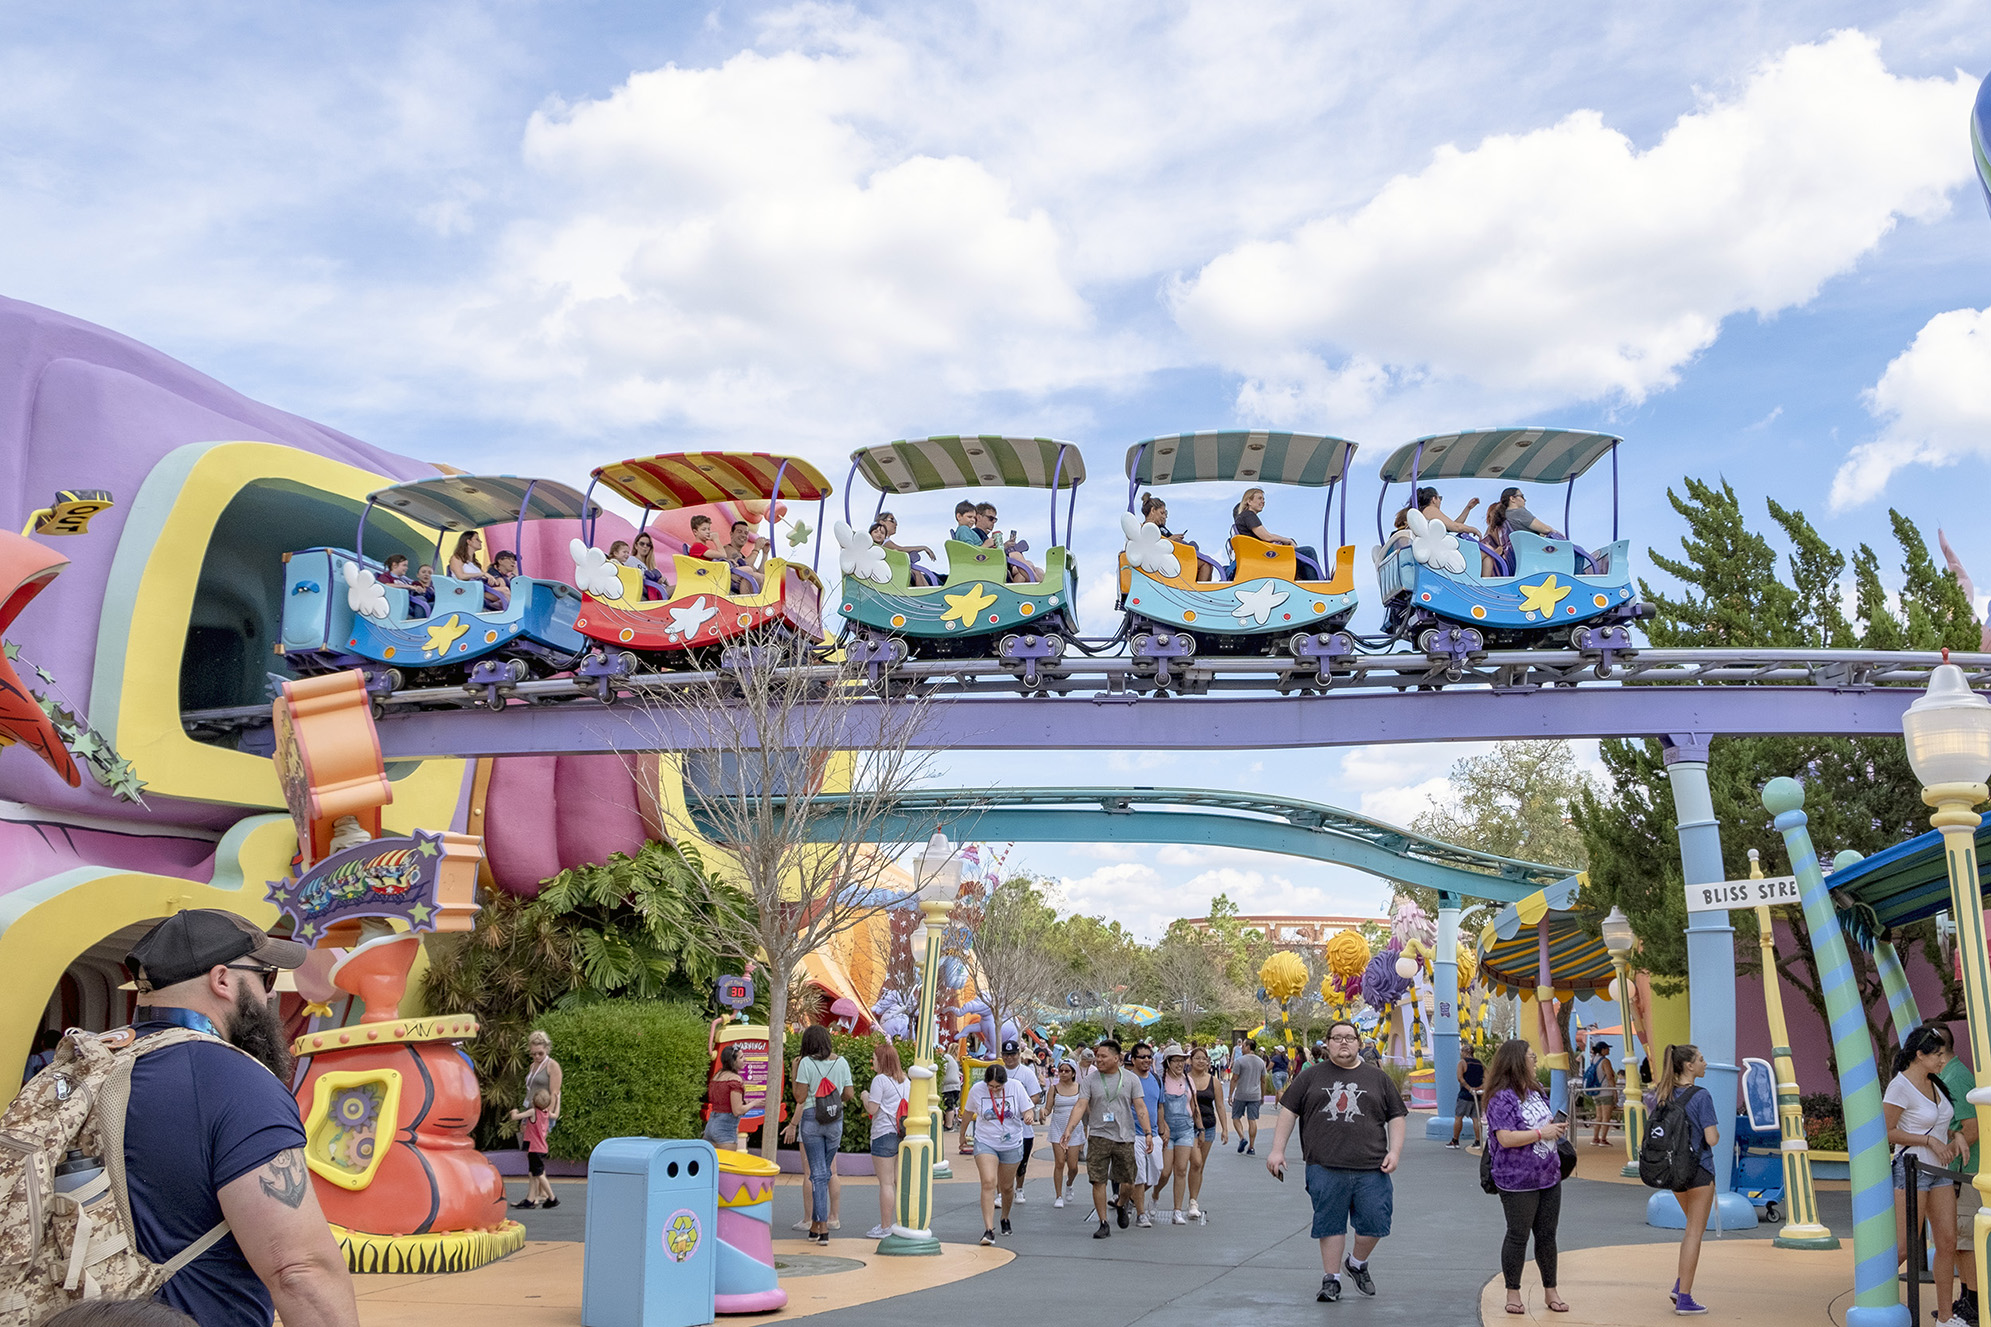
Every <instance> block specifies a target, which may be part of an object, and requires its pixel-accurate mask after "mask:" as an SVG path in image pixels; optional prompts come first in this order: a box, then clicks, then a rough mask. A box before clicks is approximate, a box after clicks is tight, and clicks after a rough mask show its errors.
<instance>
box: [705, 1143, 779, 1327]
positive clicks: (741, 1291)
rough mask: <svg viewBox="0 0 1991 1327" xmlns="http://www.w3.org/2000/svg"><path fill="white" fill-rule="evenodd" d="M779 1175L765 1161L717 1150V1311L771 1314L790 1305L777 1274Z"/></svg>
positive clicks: (748, 1155) (746, 1153)
mask: <svg viewBox="0 0 1991 1327" xmlns="http://www.w3.org/2000/svg"><path fill="white" fill-rule="evenodd" d="M780 1173H781V1167H780V1166H777V1165H775V1164H774V1163H773V1162H772V1161H769V1160H768V1159H767V1158H765V1157H757V1156H754V1155H752V1154H751V1153H748V1152H733V1151H728V1150H726V1149H724V1148H721V1149H720V1151H719V1221H718V1229H719V1248H718V1250H717V1259H718V1270H717V1272H716V1273H715V1274H714V1289H715V1291H716V1292H717V1293H716V1294H715V1295H714V1296H713V1307H714V1308H715V1309H716V1310H717V1311H718V1312H720V1313H772V1312H773V1311H774V1310H776V1309H778V1308H782V1307H784V1306H786V1305H787V1303H788V1292H787V1291H786V1290H783V1289H782V1288H781V1281H780V1279H779V1278H778V1277H777V1276H776V1275H775V1272H774V1177H775V1176H776V1175H779V1174H780Z"/></svg>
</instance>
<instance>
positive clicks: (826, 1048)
mask: <svg viewBox="0 0 1991 1327" xmlns="http://www.w3.org/2000/svg"><path fill="white" fill-rule="evenodd" d="M856 1099H857V1094H856V1092H854V1091H853V1090H852V1089H851V1086H850V1061H848V1060H846V1059H844V1058H843V1056H841V1055H838V1054H837V1053H836V1048H835V1047H833V1046H832V1045H831V1044H830V1030H829V1029H828V1028H826V1027H824V1026H823V1025H822V1024H820V1023H817V1024H813V1025H811V1026H809V1027H806V1028H804V1029H802V1059H801V1060H800V1061H799V1062H798V1063H797V1064H796V1066H795V1116H794V1118H793V1119H791V1120H789V1121H788V1128H787V1130H786V1133H787V1135H788V1139H789V1141H790V1142H794V1141H796V1139H797V1138H798V1137H799V1139H800V1141H801V1144H802V1152H803V1155H804V1157H805V1158H806V1159H807V1161H808V1163H809V1238H810V1239H811V1240H813V1241H815V1242H816V1243H818V1244H828V1243H829V1242H830V1177H831V1176H832V1175H834V1174H835V1173H836V1154H837V1145H838V1144H839V1143H841V1142H842V1141H843V1108H844V1105H845V1103H846V1102H851V1101H855V1100H856Z"/></svg>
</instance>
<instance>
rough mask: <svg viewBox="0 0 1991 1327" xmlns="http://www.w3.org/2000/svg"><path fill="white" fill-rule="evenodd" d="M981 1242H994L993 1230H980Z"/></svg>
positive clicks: (984, 1243) (986, 1243) (985, 1243)
mask: <svg viewBox="0 0 1991 1327" xmlns="http://www.w3.org/2000/svg"><path fill="white" fill-rule="evenodd" d="M982 1243H983V1245H984V1246H986V1245H990V1244H993V1243H995V1232H994V1231H993V1230H984V1231H983V1232H982Z"/></svg>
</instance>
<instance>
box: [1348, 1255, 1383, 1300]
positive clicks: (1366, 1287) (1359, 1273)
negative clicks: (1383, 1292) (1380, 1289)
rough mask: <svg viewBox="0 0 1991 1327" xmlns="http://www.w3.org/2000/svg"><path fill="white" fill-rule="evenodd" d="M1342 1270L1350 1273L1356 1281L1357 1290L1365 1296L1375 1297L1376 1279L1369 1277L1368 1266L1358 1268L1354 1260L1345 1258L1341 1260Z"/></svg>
mask: <svg viewBox="0 0 1991 1327" xmlns="http://www.w3.org/2000/svg"><path fill="white" fill-rule="evenodd" d="M1341 1270H1342V1271H1344V1272H1346V1273H1348V1275H1349V1276H1350V1277H1352V1278H1353V1279H1354V1281H1355V1288H1356V1289H1357V1290H1359V1291H1361V1292H1362V1293H1363V1294H1365V1295H1373V1294H1375V1293H1376V1278H1374V1277H1373V1276H1370V1275H1369V1269H1368V1268H1367V1267H1366V1266H1364V1267H1357V1266H1356V1265H1355V1260H1354V1259H1353V1258H1343V1259H1342V1260H1341Z"/></svg>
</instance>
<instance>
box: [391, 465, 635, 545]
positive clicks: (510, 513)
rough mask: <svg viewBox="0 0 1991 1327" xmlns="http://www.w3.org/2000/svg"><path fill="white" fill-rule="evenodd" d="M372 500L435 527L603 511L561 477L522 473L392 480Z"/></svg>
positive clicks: (481, 525)
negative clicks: (402, 480) (591, 504)
mask: <svg viewBox="0 0 1991 1327" xmlns="http://www.w3.org/2000/svg"><path fill="white" fill-rule="evenodd" d="M366 496H367V501H369V502H371V503H373V504H374V505H376V506H379V507H383V508H385V509H386V510H388V511H391V512H397V513H399V514H400V515H402V516H406V517H407V518H408V519H409V520H411V521H414V522H416V523H417V524H420V525H426V526H428V527H430V528H431V529H436V530H449V531H452V532H454V531H460V530H481V529H483V528H484V527H486V526H489V525H505V524H508V523H510V522H512V521H516V520H519V519H521V518H523V519H525V520H528V521H561V520H566V521H572V520H580V519H583V517H584V515H594V514H596V513H598V512H600V510H601V508H600V507H599V506H590V504H589V503H588V502H587V500H586V499H584V498H583V497H582V496H581V493H580V490H578V489H574V488H570V487H568V486H567V485H565V484H563V483H561V482H559V481H558V480H556V479H529V478H524V479H522V478H520V477H519V476H517V475H438V476H437V477H436V478H434V479H415V480H410V481H409V482H408V483H405V484H389V485H388V486H387V487H386V488H379V489H375V490H374V491H373V492H371V493H369V494H367V495H366Z"/></svg>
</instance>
